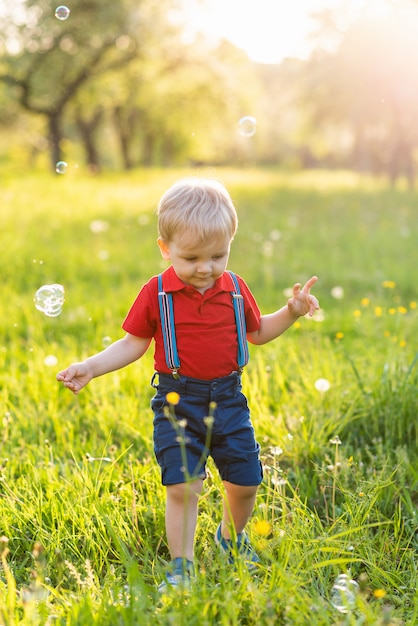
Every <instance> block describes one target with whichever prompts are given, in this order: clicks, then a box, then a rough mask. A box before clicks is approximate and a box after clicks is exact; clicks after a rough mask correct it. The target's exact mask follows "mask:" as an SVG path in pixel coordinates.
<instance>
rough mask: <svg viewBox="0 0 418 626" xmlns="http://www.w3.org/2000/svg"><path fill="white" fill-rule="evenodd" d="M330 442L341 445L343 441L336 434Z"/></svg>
mask: <svg viewBox="0 0 418 626" xmlns="http://www.w3.org/2000/svg"><path fill="white" fill-rule="evenodd" d="M329 442H330V443H332V445H334V446H340V445H341V443H342V441H341V439H340V438H339V436H338V435H335V437H333V438H332V439H330V440H329Z"/></svg>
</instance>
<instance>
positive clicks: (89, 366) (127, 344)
mask: <svg viewBox="0 0 418 626" xmlns="http://www.w3.org/2000/svg"><path fill="white" fill-rule="evenodd" d="M150 343H151V338H144V337H135V335H130V334H129V333H128V334H126V335H125V337H123V339H119V341H115V343H112V344H111V345H110V346H109V347H108V348H106V350H103V351H102V352H99V353H97V354H95V355H93V356H90V357H88V358H87V359H86V360H85V361H82V362H80V363H73V364H72V365H70V366H69V367H67V369H65V370H62V371H61V372H59V373H58V374H57V380H58V381H60V382H62V383H63V385H64V387H67V389H70V391H72V392H73V393H75V394H77V393H79V391H81V389H82V388H83V387H85V386H86V385H87V383H88V382H90V380H91V379H92V378H96V377H97V376H102V375H103V374H107V373H108V372H113V371H114V370H118V369H120V368H122V367H125V365H129V363H132V362H133V361H136V360H137V359H139V358H140V357H141V356H142V355H143V354H145V352H146V351H147V349H148V346H149V344H150Z"/></svg>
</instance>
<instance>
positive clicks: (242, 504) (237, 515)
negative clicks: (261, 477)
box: [221, 480, 258, 539]
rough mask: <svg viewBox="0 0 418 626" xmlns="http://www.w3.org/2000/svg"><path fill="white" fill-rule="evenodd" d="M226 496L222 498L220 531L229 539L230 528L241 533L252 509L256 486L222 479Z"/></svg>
mask: <svg viewBox="0 0 418 626" xmlns="http://www.w3.org/2000/svg"><path fill="white" fill-rule="evenodd" d="M223 484H224V487H225V492H226V496H225V498H224V506H223V518H222V526H221V532H222V536H223V537H225V539H231V533H230V528H231V526H233V527H234V528H235V532H236V533H237V534H239V533H241V532H242V531H243V530H244V528H245V525H246V523H247V522H248V520H249V519H250V517H251V514H252V512H253V509H254V504H255V499H256V495H257V490H258V486H257V485H255V486H250V487H246V486H243V485H234V484H233V483H230V482H228V481H226V480H224V481H223Z"/></svg>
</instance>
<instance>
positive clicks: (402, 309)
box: [398, 306, 408, 315]
mask: <svg viewBox="0 0 418 626" xmlns="http://www.w3.org/2000/svg"><path fill="white" fill-rule="evenodd" d="M398 313H401V314H402V315H405V314H406V313H408V309H407V308H406V307H405V306H398Z"/></svg>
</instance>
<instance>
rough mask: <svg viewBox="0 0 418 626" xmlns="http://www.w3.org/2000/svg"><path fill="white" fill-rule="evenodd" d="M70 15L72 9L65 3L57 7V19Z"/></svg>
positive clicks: (64, 18)
mask: <svg viewBox="0 0 418 626" xmlns="http://www.w3.org/2000/svg"><path fill="white" fill-rule="evenodd" d="M69 15H70V9H69V8H68V7H66V6H65V5H61V6H59V7H57V8H56V9H55V17H56V18H57V20H61V21H63V20H66V19H67V18H68V16H69Z"/></svg>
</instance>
